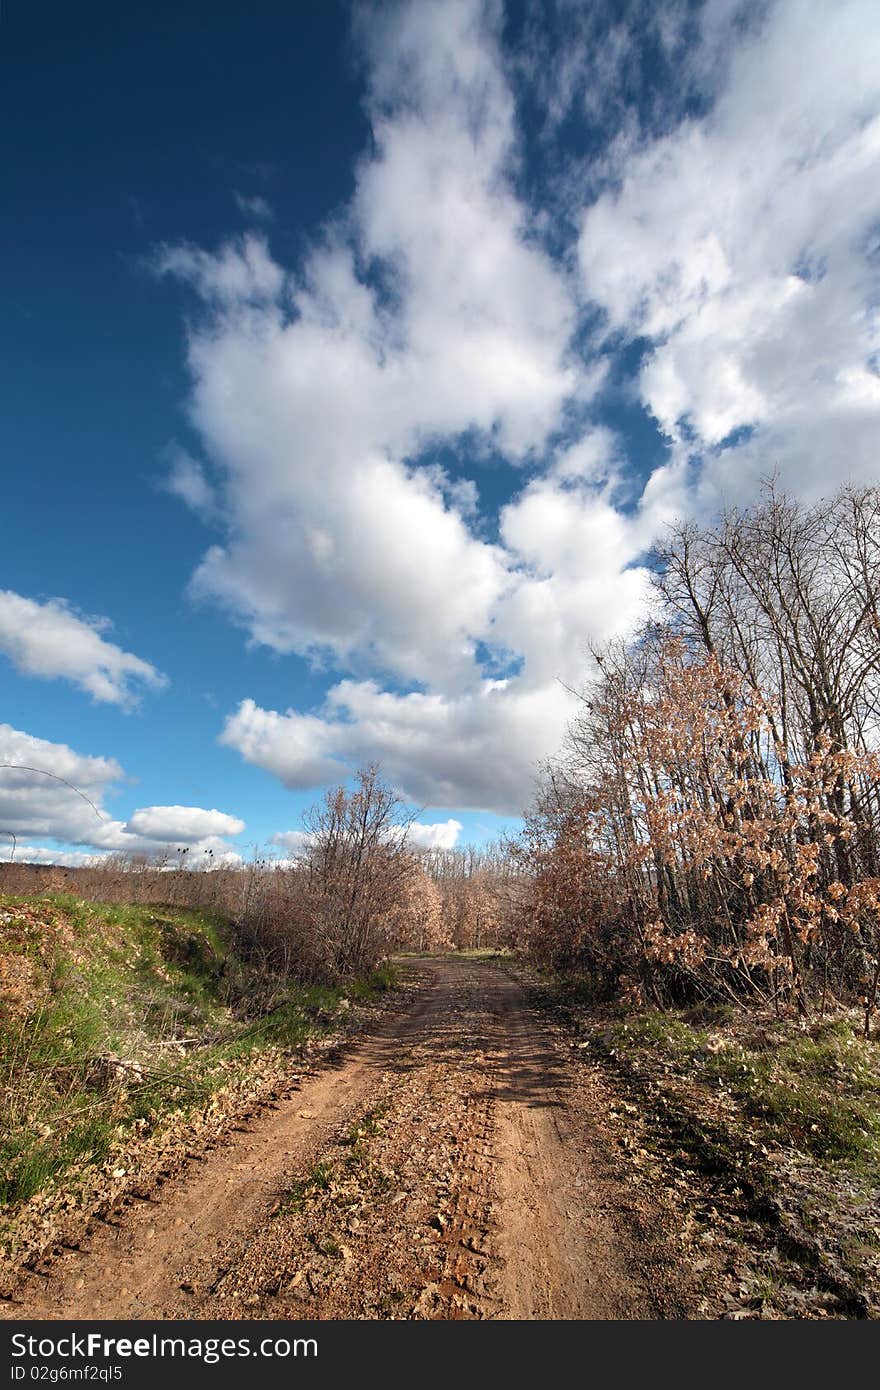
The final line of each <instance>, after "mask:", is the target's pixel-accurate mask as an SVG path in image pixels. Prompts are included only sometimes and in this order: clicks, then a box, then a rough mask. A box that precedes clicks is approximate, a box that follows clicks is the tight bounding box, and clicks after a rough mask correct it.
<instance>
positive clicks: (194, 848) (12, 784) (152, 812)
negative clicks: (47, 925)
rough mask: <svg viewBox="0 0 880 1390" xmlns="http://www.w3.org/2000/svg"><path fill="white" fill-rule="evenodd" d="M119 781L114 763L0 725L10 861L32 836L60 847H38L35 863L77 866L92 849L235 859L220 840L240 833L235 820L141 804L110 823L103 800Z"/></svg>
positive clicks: (0, 779) (0, 785)
mask: <svg viewBox="0 0 880 1390" xmlns="http://www.w3.org/2000/svg"><path fill="white" fill-rule="evenodd" d="M124 776H125V774H124V771H123V769H122V767H121V766H120V765H119V763H118V762H117V761H116V760H115V759H114V758H103V757H91V756H89V755H87V754H82V753H78V752H76V751H75V750H74V749H72V748H70V747H68V745H67V744H64V743H53V742H51V741H50V740H48V739H41V738H36V737H34V735H32V734H28V733H25V732H24V731H23V730H21V729H14V728H13V727H12V726H11V725H9V724H0V829H2V830H4V831H7V832H8V831H12V832H13V833H14V835H15V836H16V838H17V840H18V841H19V848H18V851H17V854H16V858H17V859H19V860H21V859H25V858H32V857H33V856H32V855H31V853H30V850H29V849H27V846H26V845H25V843H24V842H25V840H26V839H27V838H35V839H51V840H56V841H58V842H59V846H60V848H58V849H54V848H42V849H41V848H39V847H37V849H38V851H39V852H38V853H37V854H36V857H35V859H34V862H37V863H68V864H76V863H85V862H86V861H87V860H88V859H90V856H91V854H92V853H93V852H95V853H97V855H98V857H99V858H100V857H106V855H107V854H109V853H122V854H150V855H155V854H160V855H161V854H162V853H174V852H175V851H176V850H177V849H179V848H186V849H187V850H188V853H189V858H190V860H191V861H196V860H198V859H199V858H200V857H202V856H204V855H205V854H207V852H208V851H209V850H210V851H211V852H212V854H213V856H214V858H215V861H216V862H237V861H238V859H239V856H238V854H237V852H236V851H235V850H234V849H233V848H232V847H231V846H230V845H229V843H228V838H227V837H229V836H231V835H237V834H239V833H240V832H241V831H242V830H243V829H244V828H245V825H244V821H242V820H239V819H238V817H237V816H231V815H227V814H226V813H225V812H222V811H216V810H205V809H203V808H202V807H199V806H145V807H142V808H140V809H139V810H136V811H135V812H134V813H133V814H132V815H131V817H130V818H129V819H128V821H121V820H117V819H114V818H113V817H112V816H111V815H110V814H109V812H108V811H107V809H106V806H105V801H106V798H107V797H108V795H111V794H112V793H113V792H114V790H115V788H116V786H117V784H118V783H120V782H121V781H122V780H123V778H124ZM71 846H76V847H79V846H86V847H87V849H85V850H81V849H79V848H75V849H71V848H70V847H71ZM26 850H27V853H26ZM84 855H85V858H83V856H84Z"/></svg>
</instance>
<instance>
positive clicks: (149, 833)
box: [125, 806, 244, 844]
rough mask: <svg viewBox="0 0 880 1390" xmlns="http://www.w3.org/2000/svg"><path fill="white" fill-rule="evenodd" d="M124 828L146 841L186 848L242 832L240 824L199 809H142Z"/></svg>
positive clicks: (216, 813) (242, 828)
mask: <svg viewBox="0 0 880 1390" xmlns="http://www.w3.org/2000/svg"><path fill="white" fill-rule="evenodd" d="M125 828H126V831H127V832H129V833H130V834H133V835H141V836H143V838H144V839H146V840H159V841H161V842H163V843H165V844H168V843H169V842H170V841H174V840H177V841H180V842H181V843H183V844H189V843H190V842H192V841H194V840H195V841H201V840H207V839H210V838H211V837H214V836H218V835H238V834H239V833H240V832H241V831H242V830H244V821H243V820H239V819H238V817H237V816H228V815H226V814H225V812H223V811H206V810H203V809H202V807H201V806H144V807H142V808H141V809H140V810H139V811H135V812H134V814H133V815H132V816H131V817H130V818H129V820H128V823H127V825H126V827H125Z"/></svg>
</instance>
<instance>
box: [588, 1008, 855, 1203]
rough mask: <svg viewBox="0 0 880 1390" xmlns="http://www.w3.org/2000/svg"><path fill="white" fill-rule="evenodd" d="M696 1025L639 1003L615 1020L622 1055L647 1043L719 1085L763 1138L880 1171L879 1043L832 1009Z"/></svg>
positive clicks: (697, 1077)
mask: <svg viewBox="0 0 880 1390" xmlns="http://www.w3.org/2000/svg"><path fill="white" fill-rule="evenodd" d="M718 1021H719V1023H720V1027H719V1028H718V1029H717V1030H713V1029H711V1028H697V1027H694V1026H693V1024H692V1023H690V1022H688V1021H686V1020H685V1019H684V1018H683V1017H681V1015H675V1014H671V1013H659V1012H646V1013H643V1014H638V1015H633V1016H631V1017H630V1018H628V1019H627V1020H626V1022H624V1023H618V1024H616V1025H615V1027H614V1028H613V1030H612V1031H613V1038H614V1044H615V1045H616V1046H617V1047H618V1048H619V1050H620V1051H621V1052H623V1053H624V1054H627V1055H633V1054H637V1053H639V1052H642V1051H650V1052H651V1053H653V1054H654V1055H655V1056H656V1057H657V1059H658V1060H661V1061H662V1062H664V1063H665V1064H668V1065H671V1066H672V1067H673V1069H676V1070H681V1071H682V1072H686V1073H687V1075H689V1076H690V1077H691V1078H692V1079H693V1080H694V1081H697V1082H702V1083H703V1084H706V1085H708V1086H711V1087H713V1088H716V1089H717V1088H719V1087H721V1088H724V1089H725V1090H726V1091H727V1092H728V1093H729V1094H730V1095H731V1096H732V1097H733V1098H734V1099H735V1100H736V1101H737V1102H738V1104H739V1105H740V1106H741V1107H742V1110H743V1112H744V1113H745V1115H746V1116H747V1117H748V1118H749V1120H750V1121H751V1123H752V1128H753V1133H754V1134H755V1135H756V1137H758V1138H759V1139H760V1140H761V1141H762V1142H764V1143H765V1144H767V1145H768V1146H769V1145H772V1146H774V1147H788V1148H792V1149H796V1150H799V1151H801V1152H803V1153H806V1154H809V1155H811V1156H812V1157H813V1158H815V1159H817V1160H819V1161H820V1162H823V1163H828V1164H835V1163H844V1164H846V1165H847V1166H848V1167H849V1168H850V1169H852V1170H854V1171H856V1172H860V1173H861V1174H862V1175H863V1176H865V1177H866V1178H869V1179H872V1180H876V1179H877V1178H880V1045H878V1043H877V1042H873V1041H872V1042H866V1041H865V1040H864V1039H863V1038H861V1037H859V1036H858V1035H857V1030H856V1028H855V1027H854V1026H853V1023H852V1021H851V1020H849V1019H847V1018H837V1019H834V1020H831V1021H829V1022H824V1023H819V1024H817V1025H814V1026H813V1027H812V1028H810V1029H808V1030H806V1031H801V1030H800V1029H798V1028H797V1026H796V1025H792V1024H790V1023H789V1024H786V1023H779V1024H767V1025H766V1026H764V1027H762V1028H755V1027H752V1026H749V1024H748V1020H747V1019H744V1018H743V1016H742V1015H740V1016H739V1022H738V1023H736V1022H734V1023H731V1022H730V1015H729V1013H726V1014H725V1016H724V1018H723V1019H720V1020H718Z"/></svg>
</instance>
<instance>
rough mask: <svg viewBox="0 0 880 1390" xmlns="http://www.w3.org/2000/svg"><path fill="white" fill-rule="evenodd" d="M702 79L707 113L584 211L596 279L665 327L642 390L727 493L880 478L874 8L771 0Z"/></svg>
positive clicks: (628, 323) (626, 315)
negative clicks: (776, 475) (776, 476)
mask: <svg viewBox="0 0 880 1390" xmlns="http://www.w3.org/2000/svg"><path fill="white" fill-rule="evenodd" d="M728 8H729V7H728ZM720 9H721V7H719V6H717V5H714V6H710V7H709V9H708V14H709V16H710V17H711V16H713V15H714V17H715V18H717V14H718V12H719V10H720ZM711 52H712V53H713V54H714V55H715V56H716V57H717V49H715V48H713V49H712V50H711ZM692 62H693V65H694V66H697V67H699V66H700V52H699V50H698V51H697V53H696V54H695V55H694V56H693V60H692ZM702 76H703V79H704V80H705V81H712V80H714V83H715V89H714V92H713V96H714V101H713V103H712V105H711V109H710V110H709V112H708V114H707V115H706V116H705V117H703V118H701V119H693V118H692V119H688V120H685V121H683V122H682V123H681V124H680V125H679V126H678V127H677V128H676V129H674V130H673V131H672V132H671V133H669V134H666V135H664V136H662V137H661V138H657V139H644V140H641V141H636V142H630V143H629V144H624V145H623V146H622V147H621V150H620V152H619V158H618V162H617V166H616V169H615V174H616V180H617V181H616V183H615V185H614V186H613V187H611V188H609V189H608V190H607V191H606V192H605V193H604V194H603V195H602V196H601V197H600V198H599V199H598V200H597V201H596V202H595V203H594V204H593V205H592V206H591V207H590V208H589V209H588V210H587V212H586V214H585V216H584V218H583V227H582V232H581V238H580V246H579V253H580V263H581V269H582V274H583V280H584V286H585V289H586V291H587V293H588V294H589V295H590V296H591V297H592V298H593V299H594V300H596V301H597V302H598V303H599V304H600V305H601V306H602V307H603V308H604V309H605V311H606V313H607V315H608V324H609V327H610V328H611V329H612V330H616V331H619V330H623V331H624V332H625V333H627V334H630V335H633V336H634V335H637V334H643V335H645V336H647V337H648V338H650V339H652V340H653V342H654V344H655V346H654V351H653V353H652V354H651V356H650V357H649V359H648V361H647V362H646V364H645V367H644V370H643V372H642V375H641V382H640V390H641V394H642V398H643V400H644V402H645V403H646V405H647V406H648V407H649V408H650V410H651V411H652V412H653V413H654V415H655V416H656V417H657V420H658V422H659V424H660V426H661V427H662V429H663V430H664V431H665V432H666V433H667V434H668V435H669V437H670V438H671V439H672V440H673V441H674V442H675V443H676V444H677V445H678V446H679V448H680V450H681V451H682V452H688V451H689V452H691V453H696V454H697V456H701V455H702V456H704V457H708V463H707V467H706V470H705V475H704V479H703V492H704V494H706V495H707V497H708V498H709V499H711V500H714V501H715V502H717V500H718V496H719V494H721V495H726V496H728V497H736V498H738V499H744V498H747V497H748V496H749V495H750V494H751V493H752V491H753V490H754V487H755V483H756V479H757V477H758V476H759V475H760V474H761V473H765V474H766V473H767V472H769V471H771V470H772V469H774V468H776V469H778V470H779V472H780V473H781V475H782V479H783V481H784V482H785V483H786V484H787V485H789V486H790V487H792V488H793V489H794V490H795V491H799V492H801V493H802V494H804V495H812V494H815V493H816V492H817V491H821V490H823V489H824V488H827V485H828V478H829V472H832V473H835V474H836V476H837V478H839V479H842V478H843V477H845V476H851V477H853V478H855V479H860V480H868V479H874V478H876V476H877V454H876V435H877V428H878V424H880V378H878V376H877V370H876V361H877V359H876V354H877V351H878V347H880V318H878V314H877V309H876V305H877V301H878V291H880V275H878V242H877V226H878V219H880V194H878V189H880V24H878V23H877V11H876V6H875V5H873V4H870V3H864V0H841V3H839V4H837V5H835V7H834V10H833V13H831V12H829V11H828V10H827V9H825V8H823V7H822V6H812V7H810V6H805V5H803V4H799V3H796V0H783V2H782V3H776V4H771V5H769V6H768V7H767V11H766V16H765V18H764V20H763V22H761V23H760V24H759V23H755V24H753V26H752V29H751V31H750V32H749V33H747V34H746V35H745V36H744V37H743V36H740V37H739V38H738V39H737V41H736V42H735V43H733V44H732V45H731V47H730V53H729V59H728V61H727V63H726V64H724V65H723V66H720V65H718V64H717V63H710V64H703V71H702ZM743 430H747V431H749V432H750V433H749V437H748V439H747V440H746V441H743V440H742V439H739V440H738V441H732V442H730V443H729V446H728V447H724V448H722V449H721V450H720V452H718V453H717V456H715V457H713V456H712V453H711V451H712V450H713V449H716V448H717V446H719V445H722V443H723V442H724V441H725V440H728V437H729V436H730V435H731V434H732V433H733V432H735V431H743Z"/></svg>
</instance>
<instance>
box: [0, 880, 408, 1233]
mask: <svg viewBox="0 0 880 1390" xmlns="http://www.w3.org/2000/svg"><path fill="white" fill-rule="evenodd" d="M392 978H393V977H392V973H391V972H390V970H389V969H388V968H384V969H382V970H380V971H378V972H376V974H375V975H373V976H372V977H370V978H369V979H367V980H358V981H355V982H352V983H350V984H348V985H347V986H345V987H341V986H340V987H338V988H327V987H317V986H303V985H298V984H295V983H292V982H290V981H287V980H283V979H280V978H279V977H278V976H275V975H272V974H270V973H268V972H266V971H261V970H260V969H259V968H258V967H257V966H255V965H254V964H253V963H248V962H246V961H244V960H242V959H241V958H240V957H239V956H238V955H237V954H236V952H235V949H234V939H233V932H232V929H231V926H230V923H229V922H228V920H226V919H225V918H223V917H222V916H221V915H219V914H217V913H213V912H211V911H208V910H203V909H202V910H200V909H186V908H177V907H168V908H160V907H156V906H154V905H138V906H119V905H109V904H96V903H86V902H83V901H80V900H78V899H75V898H72V897H62V896H48V897H41V898H11V897H2V896H0V1115H2V1121H0V1243H3V1244H4V1245H5V1246H6V1248H7V1252H8V1251H9V1250H10V1249H11V1246H12V1245H14V1240H13V1239H12V1234H11V1233H12V1232H13V1231H14V1227H15V1223H16V1217H17V1214H18V1213H19V1212H20V1211H21V1210H22V1209H23V1208H25V1207H26V1206H28V1205H29V1204H30V1205H33V1204H34V1203H35V1201H36V1202H37V1203H42V1205H43V1206H44V1207H45V1206H47V1205H51V1203H52V1201H53V1199H59V1200H62V1201H63V1202H65V1203H66V1204H67V1205H70V1204H71V1203H75V1202H76V1200H77V1196H76V1194H77V1192H78V1190H79V1189H87V1188H90V1189H94V1187H95V1184H96V1182H97V1180H98V1176H99V1175H103V1176H104V1177H105V1178H106V1180H107V1182H108V1183H109V1184H110V1185H112V1182H113V1180H114V1179H116V1180H117V1185H118V1180H119V1179H121V1178H123V1177H126V1176H130V1173H131V1169H132V1166H133V1164H134V1163H135V1162H136V1152H137V1149H138V1146H139V1145H143V1146H147V1145H149V1144H150V1143H152V1144H153V1147H154V1148H155V1145H156V1141H157V1139H158V1138H160V1137H161V1136H162V1134H163V1133H165V1132H167V1131H172V1130H177V1131H179V1132H180V1133H185V1131H186V1128H187V1125H188V1124H189V1123H190V1122H191V1121H192V1120H193V1119H195V1118H196V1117H202V1118H203V1119H204V1117H205V1116H206V1115H207V1114H208V1113H209V1112H218V1111H220V1110H222V1098H223V1096H225V1095H227V1094H229V1093H232V1092H235V1093H236V1094H237V1095H238V1097H239V1099H243V1098H244V1096H245V1095H246V1092H247V1085H248V1080H249V1079H250V1078H252V1079H253V1090H254V1094H256V1093H257V1092H258V1091H260V1090H261V1089H262V1090H265V1089H266V1087H267V1086H269V1085H270V1084H271V1081H272V1077H273V1075H274V1076H280V1075H281V1074H282V1073H283V1072H284V1069H285V1068H288V1069H289V1067H290V1065H291V1061H292V1059H293V1058H296V1057H297V1056H299V1055H301V1053H302V1052H303V1050H304V1049H305V1048H306V1047H307V1046H308V1045H309V1044H310V1042H311V1040H314V1039H316V1038H319V1037H320V1036H321V1035H322V1034H326V1033H328V1032H329V1031H332V1030H334V1029H337V1028H339V1026H340V1025H341V1024H342V1023H343V1021H344V1019H345V1016H346V1012H347V1011H348V1010H349V1008H350V1007H351V1004H352V1003H355V1004H357V1003H362V1002H368V1001H369V1000H371V999H373V998H374V997H375V996H376V995H377V994H378V993H380V992H381V991H382V990H384V989H386V988H388V987H389V985H390V984H391V983H392Z"/></svg>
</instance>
